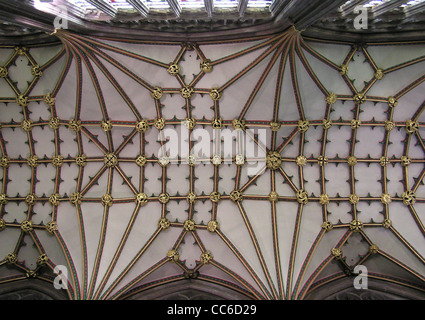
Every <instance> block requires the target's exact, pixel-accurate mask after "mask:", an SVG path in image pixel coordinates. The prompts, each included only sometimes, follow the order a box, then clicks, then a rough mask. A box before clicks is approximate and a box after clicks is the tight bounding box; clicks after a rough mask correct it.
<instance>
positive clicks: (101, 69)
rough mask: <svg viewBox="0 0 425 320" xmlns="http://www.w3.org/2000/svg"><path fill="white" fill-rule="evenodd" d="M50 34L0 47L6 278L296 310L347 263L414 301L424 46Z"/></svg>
mask: <svg viewBox="0 0 425 320" xmlns="http://www.w3.org/2000/svg"><path fill="white" fill-rule="evenodd" d="M56 35H57V37H58V39H59V40H60V41H61V43H60V44H57V45H54V46H53V45H49V46H36V47H34V48H32V47H29V48H11V47H7V46H4V47H2V48H1V49H0V62H1V66H0V77H1V78H0V82H1V86H0V123H1V130H0V134H1V139H0V152H1V155H0V156H1V158H0V160H1V161H0V165H1V169H2V170H0V177H1V179H2V180H1V181H2V182H1V190H0V208H1V220H0V230H1V232H0V237H1V241H2V246H1V248H0V256H2V257H4V259H3V260H2V261H1V262H0V269H2V268H3V269H5V270H9V272H8V273H7V272H6V271H5V270H0V271H1V274H2V275H3V274H6V276H5V277H7V276H9V277H11V278H8V280H7V281H9V280H11V279H12V280H18V279H21V278H22V277H39V278H40V279H43V280H46V281H50V282H52V283H53V282H54V279H55V274H54V273H53V271H54V268H55V266H58V265H63V266H65V267H66V270H67V271H68V272H67V284H68V288H67V293H68V296H69V298H71V299H122V298H126V297H129V296H131V295H132V294H135V293H143V292H144V291H145V290H148V289H150V288H153V287H156V286H161V284H166V283H169V282H173V281H187V279H198V280H200V281H204V282H212V283H215V284H218V285H221V286H226V287H228V288H230V289H233V290H236V291H238V292H239V293H242V294H244V295H246V296H247V297H248V298H254V299H303V298H304V297H305V296H306V295H307V294H309V293H310V292H311V291H312V290H315V289H316V288H319V287H321V286H322V285H324V284H326V283H329V282H332V281H333V280H335V279H338V278H341V277H346V276H352V275H353V269H354V267H355V266H356V265H359V264H362V265H366V266H367V267H368V268H369V271H370V273H371V274H373V276H374V278H376V279H380V280H382V281H390V282H396V283H399V284H400V283H401V284H405V285H406V286H410V287H412V286H413V287H414V288H417V289H418V290H422V291H423V290H424V289H423V288H424V287H423V281H424V280H425V278H424V274H425V264H424V262H425V260H424V255H425V252H424V251H425V245H424V234H425V228H424V225H423V223H422V221H424V219H425V211H424V210H425V207H424V206H425V205H424V203H425V194H424V192H425V190H424V187H423V182H422V180H423V178H424V176H425V168H424V163H425V159H424V150H425V145H424V142H423V140H422V135H423V133H424V132H423V128H424V123H425V122H424V117H425V116H424V115H423V109H424V108H425V107H424V105H425V104H424V102H423V100H424V99H423V94H422V92H423V88H424V85H425V84H424V79H425V76H424V71H425V68H424V67H425V62H423V60H424V46H423V44H419V43H418V44H409V43H406V44H404V45H400V44H398V45H394V46H392V45H389V44H387V45H385V46H384V45H379V44H368V45H367V46H358V45H357V44H353V45H350V44H347V43H336V42H333V43H326V42H324V41H314V40H312V39H308V40H307V39H303V36H302V34H301V33H300V32H298V31H296V30H294V29H291V30H288V31H287V32H285V33H282V34H279V35H275V36H273V37H256V38H252V39H245V40H244V41H233V42H232V41H227V42H222V43H220V42H211V43H208V42H202V43H177V42H176V43H172V42H167V43H163V42H155V41H152V42H139V41H132V42H124V41H120V40H119V39H96V38H90V37H83V36H80V35H77V34H73V33H71V32H67V31H63V30H62V31H57V33H56ZM189 156H190V157H189ZM16 270H20V272H21V273H19V272H17V271H16ZM22 274H23V275H22ZM4 279H6V278H4ZM4 279H0V285H1V282H3V281H6V280H4Z"/></svg>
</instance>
